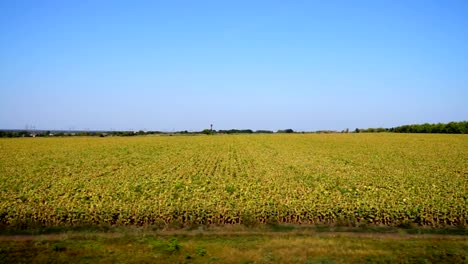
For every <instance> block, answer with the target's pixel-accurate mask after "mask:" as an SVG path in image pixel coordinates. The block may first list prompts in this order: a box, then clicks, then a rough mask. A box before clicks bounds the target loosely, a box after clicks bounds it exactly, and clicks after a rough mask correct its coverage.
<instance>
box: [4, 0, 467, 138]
mask: <svg viewBox="0 0 468 264" xmlns="http://www.w3.org/2000/svg"><path fill="white" fill-rule="evenodd" d="M0 12H1V15H0V128H24V127H25V126H26V125H28V126H35V127H36V128H37V129H69V128H74V129H101V130H107V129H116V130H126V129H132V130H139V129H146V130H166V131H171V130H186V129H187V130H201V129H204V128H207V127H209V124H211V123H213V124H214V128H215V129H230V128H239V129H241V128H251V129H271V130H277V129H284V128H292V129H295V130H319V129H336V130H342V129H345V128H350V129H354V128H356V127H360V128H366V127H392V126H398V125H403V124H412V123H424V122H430V123H435V122H449V121H461V120H467V119H468V107H467V104H466V101H468V15H467V14H468V2H467V1H463V0H462V1H454V0H446V1H416V0H414V1H412V0H409V1H408V0H406V1H358V0H356V1H139V0H136V1H130V0H129V1H105V0H99V1H84V0H80V1H78V0H71V1H61V0H57V1H48V0H44V1H34V0H31V1H22V0H5V1H0Z"/></svg>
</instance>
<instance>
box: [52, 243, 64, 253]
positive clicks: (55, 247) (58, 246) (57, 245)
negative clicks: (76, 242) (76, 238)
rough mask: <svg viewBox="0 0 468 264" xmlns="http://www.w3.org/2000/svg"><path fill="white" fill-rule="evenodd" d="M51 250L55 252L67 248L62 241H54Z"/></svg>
mask: <svg viewBox="0 0 468 264" xmlns="http://www.w3.org/2000/svg"><path fill="white" fill-rule="evenodd" d="M52 250H53V251H55V252H63V251H66V250H67V247H65V245H63V244H62V243H55V244H53V245H52Z"/></svg>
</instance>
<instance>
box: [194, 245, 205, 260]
mask: <svg viewBox="0 0 468 264" xmlns="http://www.w3.org/2000/svg"><path fill="white" fill-rule="evenodd" d="M195 253H196V254H197V255H198V256H200V257H203V256H205V255H206V253H207V252H206V249H205V248H204V247H203V246H197V247H196V248H195Z"/></svg>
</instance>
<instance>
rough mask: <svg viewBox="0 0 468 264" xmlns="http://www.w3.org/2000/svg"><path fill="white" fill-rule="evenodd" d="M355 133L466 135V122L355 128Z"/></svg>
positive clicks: (467, 125) (467, 124) (467, 127)
mask: <svg viewBox="0 0 468 264" xmlns="http://www.w3.org/2000/svg"><path fill="white" fill-rule="evenodd" d="M354 132H356V133H375V132H394V133H441V134H468V121H461V122H450V123H446V124H445V123H437V124H429V123H424V124H413V125H404V126H398V127H392V128H367V129H359V128H356V130H355V131H354Z"/></svg>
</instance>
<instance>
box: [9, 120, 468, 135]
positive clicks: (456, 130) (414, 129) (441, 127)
mask: <svg viewBox="0 0 468 264" xmlns="http://www.w3.org/2000/svg"><path fill="white" fill-rule="evenodd" d="M348 132H350V131H349V130H348V129H346V130H343V131H341V133H348ZM352 132H354V133H380V132H390V133H444V134H468V121H461V122H450V123H446V124H445V123H437V124H429V123H425V124H413V125H403V126H398V127H392V128H381V127H380V128H365V129H363V128H356V129H355V130H354V131H352ZM272 133H278V134H281V133H286V134H289V133H338V131H333V130H320V131H315V132H296V131H294V130H293V129H290V128H288V129H280V130H277V131H276V132H274V131H272V130H252V129H229V130H212V129H204V130H202V131H187V130H183V131H176V132H163V131H142V130H140V131H45V130H44V131H43V130H0V138H2V137H3V138H5V137H9V138H11V137H57V136H58V137H67V136H97V137H107V136H119V137H130V136H139V135H154V134H160V135H169V136H172V135H202V134H205V135H214V134H228V135H229V134H272Z"/></svg>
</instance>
